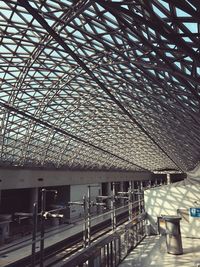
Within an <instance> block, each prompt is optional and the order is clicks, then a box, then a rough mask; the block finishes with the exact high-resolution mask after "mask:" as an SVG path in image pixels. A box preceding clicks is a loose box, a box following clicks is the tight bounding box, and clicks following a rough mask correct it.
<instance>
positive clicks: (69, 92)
mask: <svg viewBox="0 0 200 267" xmlns="http://www.w3.org/2000/svg"><path fill="white" fill-rule="evenodd" d="M0 7H1V8H0V38H1V43H0V79H1V89H0V106H1V110H0V134H1V136H0V142H1V149H0V152H1V156H0V165H1V166H25V167H43V168H67V169H99V170H129V171H135V170H136V171H143V170H150V171H153V170H169V169H176V170H182V171H186V170H188V169H191V168H193V167H194V166H195V165H196V164H197V162H198V161H199V159H200V158H199V154H200V152H199V151H200V128H199V123H200V116H199V109H200V88H199V84H200V83H199V81H200V79H199V76H200V54H199V40H200V31H199V29H200V28H199V23H200V14H199V3H198V1H196V0H188V1H187V0H183V1H178V0H177V1H168V0H152V1H144V0H135V1H133V0H132V1H106V0H94V1H90V0H82V1H81V0H80V1H79V0H76V1H72V0H71V1H68V0H29V1H27V0H11V1H0Z"/></svg>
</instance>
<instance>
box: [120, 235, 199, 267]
mask: <svg viewBox="0 0 200 267" xmlns="http://www.w3.org/2000/svg"><path fill="white" fill-rule="evenodd" d="M182 243H183V254H182V255H172V254H168V253H167V249H166V243H165V236H149V237H147V238H145V239H144V240H143V241H142V242H141V244H140V245H139V246H138V247H137V248H136V249H134V250H133V251H132V252H131V253H130V254H129V255H128V256H127V257H126V259H125V260H124V261H123V262H122V263H121V264H120V265H119V267H129V266H134V267H175V266H176V267H200V239H192V238H182Z"/></svg>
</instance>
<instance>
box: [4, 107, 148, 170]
mask: <svg viewBox="0 0 200 267" xmlns="http://www.w3.org/2000/svg"><path fill="white" fill-rule="evenodd" d="M0 106H2V107H4V108H5V109H7V110H9V111H11V112H14V113H16V114H19V115H21V116H22V117H24V118H27V119H29V120H31V121H34V122H35V123H38V124H40V125H42V126H44V127H46V128H48V129H52V130H54V131H56V132H58V133H61V134H63V135H65V136H68V137H70V138H72V139H73V140H76V141H78V142H81V143H83V144H85V145H88V146H90V147H93V148H95V149H97V150H99V151H101V152H103V153H106V154H108V155H110V156H113V157H115V158H118V159H119V160H122V161H124V162H126V163H128V164H131V165H133V166H136V167H138V168H140V169H142V170H145V171H149V170H147V169H145V168H144V167H141V166H139V165H137V164H135V163H133V162H130V161H128V160H126V159H124V158H122V157H120V156H118V155H115V154H113V153H111V152H109V151H107V150H105V149H103V148H100V147H98V146H96V145H94V144H92V143H90V142H88V141H85V140H84V139H82V138H80V137H78V136H76V135H73V134H71V133H69V132H67V131H65V130H64V129H61V128H59V127H58V126H55V125H52V124H50V123H48V122H45V121H43V120H41V119H39V118H36V117H34V116H32V115H31V114H29V113H26V112H24V111H22V110H19V109H17V108H16V107H14V106H11V105H8V104H6V103H3V102H0Z"/></svg>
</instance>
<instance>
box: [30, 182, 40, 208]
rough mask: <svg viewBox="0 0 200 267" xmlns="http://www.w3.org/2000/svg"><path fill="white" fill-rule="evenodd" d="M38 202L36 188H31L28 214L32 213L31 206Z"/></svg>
mask: <svg viewBox="0 0 200 267" xmlns="http://www.w3.org/2000/svg"><path fill="white" fill-rule="evenodd" d="M35 202H38V187H35V188H31V193H30V212H33V204H34V203H35Z"/></svg>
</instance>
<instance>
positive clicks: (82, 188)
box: [70, 184, 101, 218]
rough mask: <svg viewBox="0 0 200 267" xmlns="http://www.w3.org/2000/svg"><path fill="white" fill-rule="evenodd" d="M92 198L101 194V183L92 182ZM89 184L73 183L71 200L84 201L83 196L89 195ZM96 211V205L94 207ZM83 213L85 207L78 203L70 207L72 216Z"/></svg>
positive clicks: (94, 198)
mask: <svg viewBox="0 0 200 267" xmlns="http://www.w3.org/2000/svg"><path fill="white" fill-rule="evenodd" d="M90 186H91V187H90V192H91V200H94V201H95V200H96V197H97V196H98V195H99V194H100V195H101V184H90ZM87 192H88V185H71V186H70V201H82V200H83V196H84V195H85V196H87ZM92 211H95V207H94V208H93V209H92ZM81 215H83V208H82V207H81V206H78V205H72V206H71V208H70V218H78V217H80V216H81Z"/></svg>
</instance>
